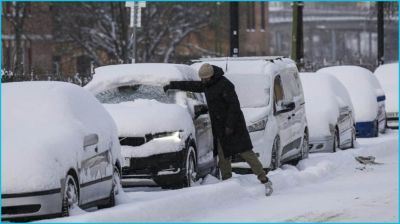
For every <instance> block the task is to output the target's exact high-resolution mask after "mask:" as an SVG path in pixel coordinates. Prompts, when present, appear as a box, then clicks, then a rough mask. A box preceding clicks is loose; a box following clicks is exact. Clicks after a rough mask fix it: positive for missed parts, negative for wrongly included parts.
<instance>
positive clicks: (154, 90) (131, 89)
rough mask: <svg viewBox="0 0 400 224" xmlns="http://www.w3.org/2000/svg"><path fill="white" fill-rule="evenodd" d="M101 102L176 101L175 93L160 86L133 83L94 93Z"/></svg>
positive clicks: (170, 102)
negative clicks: (165, 90) (167, 92)
mask: <svg viewBox="0 0 400 224" xmlns="http://www.w3.org/2000/svg"><path fill="white" fill-rule="evenodd" d="M96 97H97V99H98V100H99V101H100V102H101V103H107V104H116V103H121V102H127V101H135V100H136V99H148V100H157V101H159V102H161V103H168V104H172V103H176V100H175V94H174V93H172V92H171V93H169V94H168V95H167V94H166V93H165V92H164V90H163V88H162V87H161V86H150V85H133V86H122V87H118V88H115V89H112V90H107V91H104V92H102V93H99V94H97V95H96Z"/></svg>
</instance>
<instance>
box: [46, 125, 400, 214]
mask: <svg viewBox="0 0 400 224" xmlns="http://www.w3.org/2000/svg"><path fill="white" fill-rule="evenodd" d="M359 142H360V146H359V148H356V149H348V150H345V151H339V152H336V153H315V154H311V155H310V158H308V159H306V160H303V161H301V162H300V164H299V165H298V166H296V167H295V166H290V165H284V166H282V168H281V169H277V170H275V171H272V172H270V173H269V174H268V176H269V177H270V178H271V180H272V182H273V187H274V193H273V195H272V196H270V197H265V195H264V187H263V185H261V184H259V181H258V180H257V178H256V177H255V175H253V174H249V175H234V176H233V178H232V179H229V180H226V181H218V180H215V179H214V178H208V177H207V178H206V179H205V180H204V181H203V182H202V185H200V186H196V187H191V188H185V189H179V190H161V189H159V188H156V190H157V191H154V188H147V189H146V188H144V187H141V188H138V189H133V188H130V189H126V191H131V192H125V193H124V194H123V195H121V198H120V196H118V198H117V199H118V200H117V201H118V202H119V204H118V205H117V206H116V207H113V208H110V209H103V210H98V211H95V212H90V213H89V212H88V213H86V214H83V215H77V216H72V217H67V218H62V219H56V220H51V221H52V222H53V221H60V222H88V221H90V222H104V221H109V222H110V221H111V222H160V221H162V222H171V221H174V222H285V221H286V222H289V221H291V222H295V221H303V222H318V221H319V222H327V221H347V222H349V221H350V222H351V221H356V222H366V221H377V222H388V221H391V222H393V221H397V220H398V150H397V144H398V132H391V131H388V133H387V134H384V135H381V136H380V137H379V138H373V139H361V140H359ZM359 155H363V156H366V155H372V156H375V157H376V160H377V161H378V162H382V163H383V164H382V165H375V166H364V165H361V164H359V163H357V162H356V161H355V159H354V157H355V156H359ZM122 197H123V198H124V199H123V200H120V199H122ZM288 202H290V203H288Z"/></svg>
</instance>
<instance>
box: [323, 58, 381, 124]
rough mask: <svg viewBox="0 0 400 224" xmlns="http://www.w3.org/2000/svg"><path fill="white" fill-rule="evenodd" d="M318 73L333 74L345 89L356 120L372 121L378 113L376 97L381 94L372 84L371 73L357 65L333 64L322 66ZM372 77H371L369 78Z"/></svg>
mask: <svg viewBox="0 0 400 224" xmlns="http://www.w3.org/2000/svg"><path fill="white" fill-rule="evenodd" d="M317 73H319V74H322V73H323V74H331V75H333V76H335V77H336V78H337V79H338V80H339V81H340V82H341V83H342V84H343V85H344V86H345V87H346V89H347V92H348V93H349V95H350V98H351V102H352V104H353V107H354V115H355V120H356V121H357V122H365V121H373V120H375V119H376V117H377V115H378V102H377V97H378V96H379V95H381V94H382V92H383V91H382V89H379V88H378V87H377V86H376V83H375V84H374V82H373V79H375V78H374V77H373V75H372V73H371V72H370V71H369V70H367V69H365V68H361V67H358V66H333V67H328V68H322V69H320V70H318V71H317ZM371 77H372V78H371Z"/></svg>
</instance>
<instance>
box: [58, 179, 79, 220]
mask: <svg viewBox="0 0 400 224" xmlns="http://www.w3.org/2000/svg"><path fill="white" fill-rule="evenodd" d="M78 203H79V194H78V185H77V183H76V181H75V178H74V177H73V176H71V175H68V176H67V178H66V180H65V189H64V193H63V200H62V207H61V215H62V216H69V215H70V210H71V208H72V207H73V206H78Z"/></svg>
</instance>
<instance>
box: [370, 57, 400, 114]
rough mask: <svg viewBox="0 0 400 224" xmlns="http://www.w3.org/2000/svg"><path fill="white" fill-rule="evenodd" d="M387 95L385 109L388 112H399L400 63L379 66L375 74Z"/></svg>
mask: <svg viewBox="0 0 400 224" xmlns="http://www.w3.org/2000/svg"><path fill="white" fill-rule="evenodd" d="M374 75H375V77H376V78H377V79H378V80H379V82H380V84H381V86H382V87H383V89H384V91H385V94H386V101H385V107H386V111H387V112H398V111H399V95H398V92H399V63H392V64H386V65H381V66H379V67H378V68H377V69H376V70H375V72H374Z"/></svg>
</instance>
